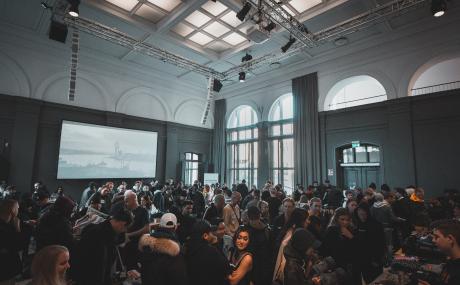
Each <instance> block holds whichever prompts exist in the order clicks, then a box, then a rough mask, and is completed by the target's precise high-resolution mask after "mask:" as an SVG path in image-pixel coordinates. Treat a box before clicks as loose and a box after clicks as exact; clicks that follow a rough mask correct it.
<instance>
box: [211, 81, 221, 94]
mask: <svg viewBox="0 0 460 285" xmlns="http://www.w3.org/2000/svg"><path fill="white" fill-rule="evenodd" d="M212 89H213V91H215V92H219V91H220V89H222V83H221V82H220V81H219V80H217V79H214V85H213V88H212Z"/></svg>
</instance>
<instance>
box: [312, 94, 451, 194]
mask: <svg viewBox="0 0 460 285" xmlns="http://www.w3.org/2000/svg"><path fill="white" fill-rule="evenodd" d="M459 109H460V90H453V91H448V92H443V93H435V94H428V95H423V96H416V97H406V98H400V99H394V100H388V101H386V102H382V103H376V104H371V105H365V106H359V107H354V108H349V109H343V110H337V111H330V112H321V113H320V129H321V144H322V151H321V154H322V155H321V156H322V162H323V163H322V164H323V165H324V167H323V170H322V177H321V178H322V180H324V179H326V177H327V178H329V179H330V180H331V182H333V183H335V182H336V178H337V169H336V161H335V160H336V158H335V149H336V148H337V147H340V146H342V145H346V144H350V143H351V141H355V140H358V141H360V142H361V143H371V144H376V145H379V146H380V147H381V152H382V153H381V159H382V162H383V164H382V166H381V181H383V182H385V183H388V184H389V185H390V186H391V187H396V186H403V187H404V186H407V185H409V184H416V185H418V186H420V187H423V188H425V190H426V193H427V196H435V195H439V194H441V193H442V191H443V190H444V189H446V188H459V185H460V175H459V174H458V159H459V158H460V147H459V146H460V112H459ZM327 169H334V176H329V177H328V176H327Z"/></svg>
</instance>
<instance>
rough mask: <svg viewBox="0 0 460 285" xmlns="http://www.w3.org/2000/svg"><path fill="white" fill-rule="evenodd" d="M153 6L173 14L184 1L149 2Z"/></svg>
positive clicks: (160, 0) (152, 0)
mask: <svg viewBox="0 0 460 285" xmlns="http://www.w3.org/2000/svg"><path fill="white" fill-rule="evenodd" d="M147 1H149V2H150V3H152V4H153V5H155V6H157V7H160V8H161V9H163V10H166V11H168V12H171V11H172V10H173V9H174V8H176V7H177V6H178V5H179V4H180V3H181V2H182V1H180V0H147Z"/></svg>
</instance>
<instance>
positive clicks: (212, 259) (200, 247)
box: [171, 220, 231, 285]
mask: <svg viewBox="0 0 460 285" xmlns="http://www.w3.org/2000/svg"><path fill="white" fill-rule="evenodd" d="M215 240H216V237H215V236H214V235H213V234H212V227H211V224H209V222H208V221H206V220H200V221H198V222H196V223H195V225H194V226H193V231H192V234H191V236H190V240H189V241H188V242H187V244H186V252H187V254H186V262H187V272H188V275H189V284H190V285H224V284H227V276H228V275H229V274H230V273H231V269H230V265H229V263H228V261H227V260H226V259H225V256H224V255H223V254H221V253H220V252H219V251H218V249H217V248H216V247H214V246H212V245H211V243H213V242H215ZM171 284H172V283H171Z"/></svg>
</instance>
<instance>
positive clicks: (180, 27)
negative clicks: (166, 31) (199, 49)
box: [172, 23, 194, 38]
mask: <svg viewBox="0 0 460 285" xmlns="http://www.w3.org/2000/svg"><path fill="white" fill-rule="evenodd" d="M172 30H173V32H175V33H176V34H179V35H181V36H183V37H184V38H185V37H186V36H187V35H189V34H190V33H191V32H193V31H194V29H193V28H191V27H190V26H187V25H186V24H184V23H179V24H177V25H176V26H175V27H174V28H173V29H172Z"/></svg>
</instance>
